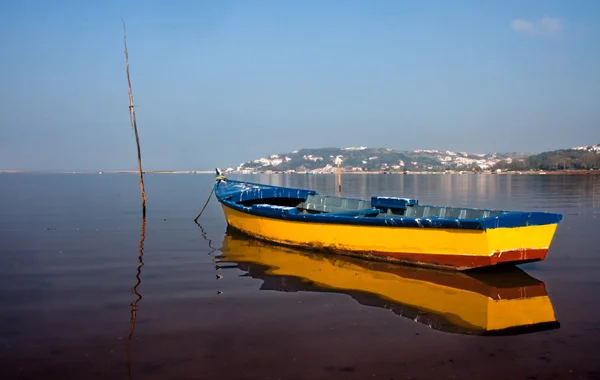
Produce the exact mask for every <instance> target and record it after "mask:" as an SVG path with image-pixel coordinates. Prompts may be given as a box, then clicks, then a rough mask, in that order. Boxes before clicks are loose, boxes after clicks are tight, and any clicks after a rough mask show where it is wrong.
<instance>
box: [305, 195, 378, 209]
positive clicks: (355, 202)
mask: <svg viewBox="0 0 600 380" xmlns="http://www.w3.org/2000/svg"><path fill="white" fill-rule="evenodd" d="M297 207H298V208H300V209H305V210H309V211H319V212H345V211H353V210H365V209H371V202H369V201H365V200H362V199H351V198H340V197H333V196H327V195H309V196H308V197H307V198H306V201H304V202H302V203H300V204H299V205H298V206H297Z"/></svg>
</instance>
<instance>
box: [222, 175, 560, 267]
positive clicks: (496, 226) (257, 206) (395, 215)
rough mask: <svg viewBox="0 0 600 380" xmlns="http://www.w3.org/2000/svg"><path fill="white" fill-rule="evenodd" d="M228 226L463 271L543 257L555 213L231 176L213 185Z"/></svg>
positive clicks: (339, 250) (370, 256) (252, 233)
mask: <svg viewBox="0 0 600 380" xmlns="http://www.w3.org/2000/svg"><path fill="white" fill-rule="evenodd" d="M214 191H215V195H216V197H217V199H218V200H219V202H220V203H221V205H222V207H223V212H224V215H225V218H226V220H227V223H228V225H230V226H232V227H234V228H236V229H238V230H240V231H242V232H244V233H246V234H248V235H250V236H253V237H256V238H260V239H264V240H268V241H270V242H274V243H279V244H285V245H290V246H296V247H308V248H312V249H315V248H318V249H322V250H326V251H329V252H335V253H341V254H349V255H354V256H360V257H363V258H368V259H378V260H387V261H393V262H400V263H408V264H416V265H421V266H431V267H438V268H445V269H451V270H466V269H472V268H479V267H487V266H494V265H497V264H503V263H510V264H519V263H527V262H532V261H540V260H544V259H545V257H546V253H547V251H548V249H549V247H550V243H551V241H552V238H553V236H554V233H555V231H556V228H557V225H558V223H559V222H560V221H561V219H562V215H561V214H555V213H548V212H522V211H503V210H485V209H475V208H464V207H446V206H433V205H420V204H419V202H418V200H417V199H407V198H400V197H398V198H395V197H377V196H374V197H371V199H368V200H365V199H355V198H342V197H335V196H327V195H320V194H318V193H317V192H315V191H313V190H305V189H295V188H286V187H279V186H271V185H262V184H257V183H249V182H242V181H235V180H230V179H227V178H225V177H224V176H222V175H220V173H219V172H218V171H217V180H216V182H215V184H214Z"/></svg>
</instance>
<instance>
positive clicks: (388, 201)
mask: <svg viewBox="0 0 600 380" xmlns="http://www.w3.org/2000/svg"><path fill="white" fill-rule="evenodd" d="M242 204H244V205H245V206H251V205H254V206H258V207H261V208H265V207H266V208H268V207H273V208H275V207H277V208H290V209H292V208H295V209H296V211H297V212H298V213H299V214H330V215H347V216H364V217H379V218H386V217H387V218H389V217H409V218H451V219H479V218H487V217H492V216H496V215H500V214H503V213H506V212H507V211H502V210H485V209H475V208H465V207H445V206H433V205H419V204H418V200H416V199H409V198H396V197H371V200H364V199H356V198H341V197H336V196H328V195H319V194H314V195H313V194H310V195H308V196H307V197H306V199H297V198H296V199H295V198H287V199H286V198H272V199H265V198H262V199H253V200H251V201H246V202H242Z"/></svg>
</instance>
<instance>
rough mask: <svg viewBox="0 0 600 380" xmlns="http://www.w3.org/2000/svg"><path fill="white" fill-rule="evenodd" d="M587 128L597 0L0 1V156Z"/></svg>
mask: <svg viewBox="0 0 600 380" xmlns="http://www.w3.org/2000/svg"><path fill="white" fill-rule="evenodd" d="M121 17H123V18H124V19H125V22H126V25H127V31H128V47H129V57H130V71H131V79H132V86H133V93H134V98H135V101H136V104H137V111H136V115H137V118H138V129H139V132H140V138H141V143H142V154H143V163H144V168H145V169H148V170H152V169H167V170H168V169H211V168H213V167H216V166H219V167H227V166H231V165H235V164H237V163H239V162H241V161H246V160H249V159H254V158H258V157H262V156H266V155H267V154H273V153H278V152H287V151H292V150H295V149H299V148H317V147H325V146H338V147H344V146H358V145H366V146H369V147H387V148H394V149H419V148H420V149H450V150H466V151H478V152H490V151H525V152H540V151H544V150H550V149H556V148H562V147H571V146H575V145H584V144H596V143H599V142H600V1H595V0H589V1H583V0H564V1H553V0H545V1H535V0H531V1H521V0H515V1H481V0H472V1H461V0H457V1H443V0H440V1H421V0H420V1H416V0H415V1H401V0H394V1H382V0H377V1H368V0H363V1H352V0H340V1H333V0H329V1H328V0H320V1H309V0H302V1H291V0H289V1H259V0H252V1H217V0H213V1H200V0H198V1H162V2H158V1H141V0H128V1H81V0H77V1H58V0H56V1H34V0H19V1H17V0H4V1H2V2H0V169H38V170H39V169H41V170H111V169H135V168H136V152H135V140H134V136H133V133H132V130H131V128H130V125H129V116H128V104H129V100H128V95H127V81H126V75H125V59H124V54H123V35H122V28H121Z"/></svg>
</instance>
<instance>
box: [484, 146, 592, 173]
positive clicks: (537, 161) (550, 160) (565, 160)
mask: <svg viewBox="0 0 600 380" xmlns="http://www.w3.org/2000/svg"><path fill="white" fill-rule="evenodd" d="M494 169H505V170H569V169H576V170H582V169H583V170H585V169H600V144H596V145H591V146H580V147H575V148H571V149H559V150H553V151H548V152H543V153H539V154H535V155H531V156H529V157H526V158H524V159H517V160H510V159H506V160H501V161H499V162H498V163H496V165H495V166H494Z"/></svg>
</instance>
